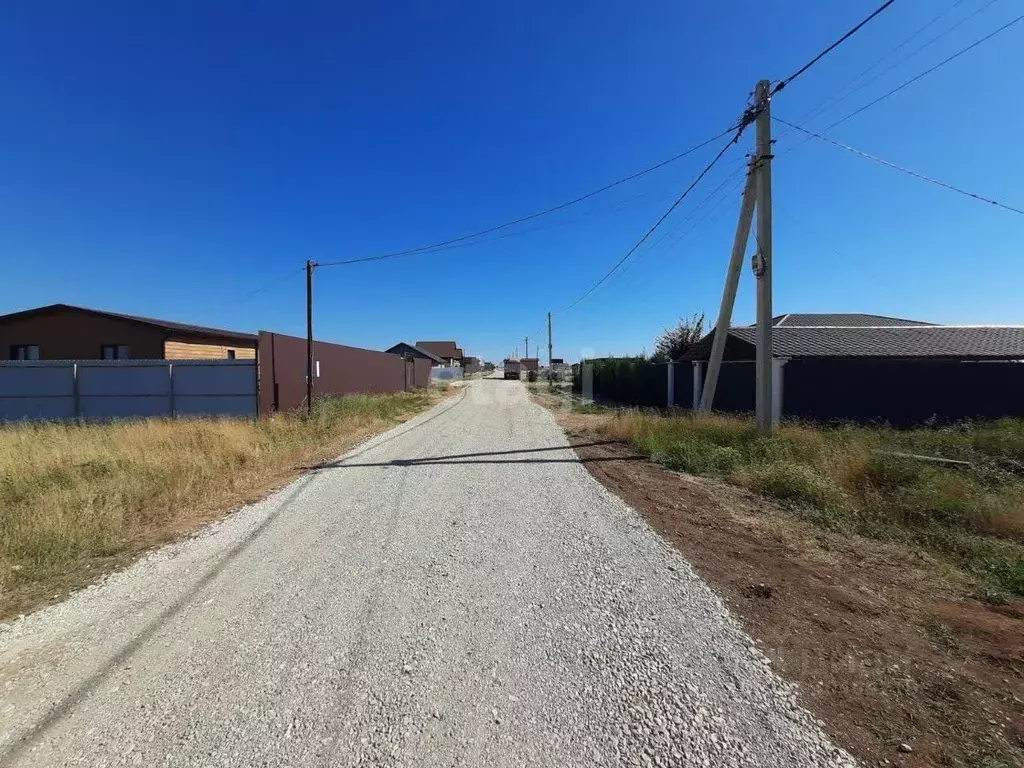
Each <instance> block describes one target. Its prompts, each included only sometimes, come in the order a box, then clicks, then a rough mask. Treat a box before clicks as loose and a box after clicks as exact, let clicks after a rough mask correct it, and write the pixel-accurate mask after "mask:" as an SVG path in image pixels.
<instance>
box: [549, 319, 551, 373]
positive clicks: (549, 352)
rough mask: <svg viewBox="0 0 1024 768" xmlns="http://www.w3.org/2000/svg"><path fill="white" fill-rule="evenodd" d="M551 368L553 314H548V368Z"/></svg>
mask: <svg viewBox="0 0 1024 768" xmlns="http://www.w3.org/2000/svg"><path fill="white" fill-rule="evenodd" d="M550 367H551V313H550V312H548V368H550Z"/></svg>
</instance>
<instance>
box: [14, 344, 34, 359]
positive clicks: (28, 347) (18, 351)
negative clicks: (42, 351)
mask: <svg viewBox="0 0 1024 768" xmlns="http://www.w3.org/2000/svg"><path fill="white" fill-rule="evenodd" d="M38 359H39V346H38V345H36V344H11V360H38Z"/></svg>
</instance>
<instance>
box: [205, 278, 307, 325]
mask: <svg viewBox="0 0 1024 768" xmlns="http://www.w3.org/2000/svg"><path fill="white" fill-rule="evenodd" d="M305 271H306V267H305V266H302V267H299V268H298V269H293V270H292V271H291V272H289V273H288V274H286V275H281V276H279V277H277V278H275V279H274V280H271V281H270V282H269V283H267V284H265V285H263V286H260V287H259V288H256V289H255V290H252V291H249V292H248V293H244V294H242V295H241V296H239V297H238V298H237V299H235V300H234V301H227V302H221V303H220V304H218V305H217V306H216V307H210V308H209V309H206V310H203V311H202V312H200V313H199V314H198V315H196V317H205V316H206V315H209V314H210V313H211V312H213V311H214V310H216V309H223V308H224V307H236V306H238V305H239V304H244V303H245V302H247V301H249V300H250V299H253V298H255V297H256V296H258V295H259V294H261V293H263V292H264V291H269V290H270V289H271V288H274V287H276V286H278V285H280V284H281V283H283V282H285V281H286V280H290V279H291V278H293V277H295V276H296V275H297V274H299V273H300V272H305Z"/></svg>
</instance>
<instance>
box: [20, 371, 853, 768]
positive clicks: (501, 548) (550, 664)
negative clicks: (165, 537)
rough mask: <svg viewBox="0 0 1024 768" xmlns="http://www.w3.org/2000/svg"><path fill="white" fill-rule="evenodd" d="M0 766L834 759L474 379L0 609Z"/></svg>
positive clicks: (559, 448)
mask: <svg viewBox="0 0 1024 768" xmlns="http://www.w3.org/2000/svg"><path fill="white" fill-rule="evenodd" d="M0 722H2V732H0V765H5V766H6V765H18V766H21V765H25V766H28V765H32V766H56V765H90V766H91V765H103V766H106V765H139V766H156V765H161V766H163V765H166V766H172V765H201V766H257V765H258V766H306V765H309V766H348V765H367V766H488V767H490V766H522V765H537V766H592V765H610V766H681V765H697V766H741V765H742V766H755V765H756V766H771V767H772V768H780V767H781V766H798V767H799V766H834V765H853V761H852V759H851V758H850V757H849V756H848V755H847V754H846V753H844V752H842V751H840V750H838V749H837V748H836V747H834V746H833V745H832V744H831V743H830V742H829V740H828V739H827V738H826V737H825V736H824V734H823V733H822V730H821V728H820V725H819V724H818V723H816V722H815V721H814V719H813V718H812V717H811V716H810V715H809V714H807V713H806V712H805V711H804V710H802V709H801V708H800V707H799V705H798V704H797V702H796V697H795V693H794V691H793V690H792V689H791V688H790V687H789V686H788V685H786V684H785V683H783V682H782V681H780V680H779V679H778V678H777V677H776V676H775V674H774V672H773V670H772V669H771V666H770V664H769V663H768V661H767V659H766V658H765V657H764V656H763V655H762V654H761V653H760V651H758V650H757V648H756V646H755V644H754V643H753V641H752V640H751V639H750V638H749V637H748V636H747V635H746V634H744V632H743V631H742V629H741V628H740V627H739V626H738V624H737V623H736V622H735V621H734V620H733V619H732V618H731V617H730V615H729V613H728V611H727V610H726V608H725V607H724V605H723V604H722V602H721V600H720V599H719V598H718V597H717V596H716V595H715V594H714V592H712V590H711V589H710V588H709V587H707V586H706V585H705V584H704V583H703V582H702V581H701V580H700V579H699V578H698V576H697V575H696V574H695V573H694V571H693V569H692V568H691V567H690V566H689V565H688V564H687V562H686V561H685V560H684V559H683V558H682V557H681V556H680V555H679V554H678V553H677V552H676V551H675V550H673V549H672V548H670V547H669V546H668V545H667V544H666V543H664V542H663V541H662V540H661V539H660V538H659V537H658V536H657V535H656V534H655V533H654V532H653V531H652V530H651V529H650V528H648V527H647V525H646V524H645V523H644V522H643V521H642V520H641V519H640V518H639V517H638V515H637V514H636V513H635V512H634V511H633V510H632V509H630V508H629V507H628V506H626V505H625V504H624V503H623V502H622V501H620V500H619V499H618V498H616V497H615V496H613V495H611V494H610V493H608V492H607V491H606V490H605V489H604V488H603V487H602V486H601V485H600V484H598V483H597V482H596V481H595V480H594V479H593V478H591V476H590V475H589V474H588V473H587V472H586V470H585V468H584V467H583V466H582V465H581V464H580V463H579V461H578V459H577V457H576V454H575V453H574V451H573V450H572V449H571V448H569V447H568V443H567V441H566V438H565V436H564V434H563V433H562V431H561V430H560V429H559V428H558V427H557V426H556V424H555V422H554V420H553V418H552V416H551V414H550V413H548V412H547V411H545V410H544V409H542V408H540V407H539V406H537V405H534V404H533V403H531V402H530V400H529V398H528V396H527V394H526V391H525V389H524V388H523V386H522V385H521V384H519V383H518V382H505V381H497V380H489V379H485V380H480V381H475V382H473V383H471V384H470V385H469V386H467V387H466V388H465V390H464V391H463V392H462V393H461V394H460V395H459V396H458V398H457V399H452V400H448V401H446V402H444V403H442V404H440V405H439V406H437V407H436V408H434V409H432V410H431V411H428V412H427V413H424V414H422V415H420V416H418V417H417V418H415V419H413V420H412V421H410V422H407V423H406V424H404V425H402V426H401V427H398V428H397V429H395V430H392V431H391V432H389V433H387V434H385V435H381V436H379V437H377V438H374V439H373V440H371V441H370V442H368V443H366V444H364V445H363V446H361V447H360V448H357V449H355V450H354V451H352V452H350V453H349V454H346V456H345V457H343V458H342V459H340V460H339V461H337V462H334V463H333V464H332V465H330V466H325V467H322V468H319V469H316V470H314V471H312V472H310V473H309V474H308V475H306V476H304V477H303V478H302V479H300V480H298V481H297V482H295V483H293V484H292V485H290V486H288V487H287V488H285V489H283V490H281V491H280V492H278V493H276V494H274V495H273V496H271V497H269V498H267V499H265V500H264V501H262V502H260V503H258V504H254V505H252V506H249V507H246V508H244V509H242V510H239V511H238V512H236V513H234V514H232V515H231V516H230V517H228V518H226V519H225V520H224V521H222V522H220V523H218V524H215V525H212V526H209V527H207V528H205V529H203V530H202V531H201V532H199V533H198V534H197V535H196V536H194V537H193V538H191V539H189V540H187V541H184V542H181V543H179V544H175V545H173V546H169V547H165V548H163V549H161V550H158V551H156V552H153V553H152V554H151V555H149V556H147V557H146V558H144V559H142V560H141V561H139V562H138V563H136V564H135V565H134V566H132V567H131V568H129V569H127V570H126V571H124V572H122V573H119V574H116V575H113V576H111V577H109V578H107V579H106V580H105V581H104V582H103V583H101V584H100V585H97V586H94V587H90V588H89V589H86V590H83V591H81V592H79V593H77V594H76V595H74V596H72V597H71V598H70V599H68V600H67V601H65V602H64V603H61V604H59V605H55V606H52V607H50V608H47V609H44V610H42V611H39V612H37V613H35V614H32V615H30V616H28V617H26V618H23V619H21V620H18V621H15V622H12V623H10V624H7V625H3V626H2V627H0Z"/></svg>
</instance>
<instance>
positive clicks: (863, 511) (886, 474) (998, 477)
mask: <svg viewBox="0 0 1024 768" xmlns="http://www.w3.org/2000/svg"><path fill="white" fill-rule="evenodd" d="M598 432H599V433H600V434H601V435H602V436H604V437H607V438H610V439H614V440H622V441H625V442H628V443H630V444H631V445H632V446H633V447H634V448H636V449H637V450H639V451H641V452H642V453H645V454H647V455H648V456H651V457H652V458H653V459H655V460H656V461H658V462H659V463H661V464H663V465H664V466H666V467H667V468H669V469H674V470H677V471H682V472H688V473H690V474H695V475H704V476H710V477H717V478H722V479H725V480H728V481H730V482H733V483H735V484H737V485H740V486H743V487H746V488H749V489H751V490H754V491H757V492H759V493H761V494H763V495H765V496H769V497H772V498H776V499H779V500H781V501H783V502H785V503H786V504H788V505H789V506H790V508H791V509H792V510H794V511H795V512H796V513H797V514H798V515H799V516H801V517H802V518H804V519H806V520H808V521H809V522H812V523H814V524H815V525H817V526H819V527H822V528H825V529H829V530H834V531H840V532H846V533H853V534H858V535H862V536H867V537H870V538H875V539H882V540H890V541H898V542H901V543H903V544H907V545H910V546H912V547H915V548H917V549H919V550H921V551H924V552H927V553H929V554H931V555H933V556H935V557H938V558H940V559H942V560H943V561H945V562H947V563H950V564H952V565H953V566H955V567H957V568H958V569H960V570H962V571H964V572H966V573H967V574H969V575H970V577H972V579H973V580H974V581H975V582H976V583H978V584H979V586H980V587H981V589H982V590H983V595H982V596H984V597H986V598H987V599H989V600H990V601H999V600H1001V599H1004V598H1005V596H1007V595H1017V596H1024V420H1017V419H1004V420H1001V421H997V422H993V423H987V424H966V425H960V426H958V427H955V428H949V429H918V430H908V431H896V430H891V429H886V428H876V427H860V426H844V427H838V428H828V429H826V428H818V427H815V426H810V425H803V424H786V425H783V426H782V427H780V428H779V429H778V430H777V432H776V433H775V434H773V435H772V436H770V437H765V436H761V435H759V434H758V433H757V432H756V430H755V429H754V426H753V424H752V422H751V421H750V420H749V419H745V418H738V417H727V416H721V415H714V416H710V417H707V418H700V419H694V418H691V417H688V416H671V417H670V416H664V415H660V414H657V413H652V412H643V411H636V410H623V411H616V412H615V414H614V415H612V416H609V417H608V418H607V419H606V420H604V421H602V423H601V424H600V425H599V426H598ZM894 453H913V454H924V455H928V456H933V457H942V458H948V459H955V460H959V461H965V462H968V464H967V465H953V464H941V463H934V462H927V461H921V460H918V459H913V458H908V457H906V456H900V455H893V454H894Z"/></svg>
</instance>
